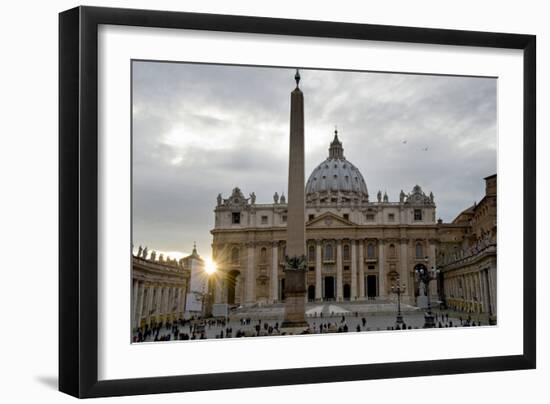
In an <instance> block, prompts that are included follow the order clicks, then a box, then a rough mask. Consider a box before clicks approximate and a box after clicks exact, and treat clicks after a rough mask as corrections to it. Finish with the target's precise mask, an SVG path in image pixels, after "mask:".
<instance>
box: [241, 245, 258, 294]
mask: <svg viewBox="0 0 550 404" xmlns="http://www.w3.org/2000/svg"><path fill="white" fill-rule="evenodd" d="M246 250H247V254H246V288H245V297H244V300H245V303H247V304H253V303H254V302H255V300H256V299H255V294H254V286H255V283H256V280H255V279H254V243H247V244H246Z"/></svg>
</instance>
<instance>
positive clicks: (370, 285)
mask: <svg viewBox="0 0 550 404" xmlns="http://www.w3.org/2000/svg"><path fill="white" fill-rule="evenodd" d="M367 297H368V298H369V300H374V299H375V298H376V275H367Z"/></svg>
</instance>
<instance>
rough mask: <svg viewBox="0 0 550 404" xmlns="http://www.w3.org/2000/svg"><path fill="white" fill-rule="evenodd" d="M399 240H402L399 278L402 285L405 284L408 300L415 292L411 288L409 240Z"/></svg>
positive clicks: (405, 294)
mask: <svg viewBox="0 0 550 404" xmlns="http://www.w3.org/2000/svg"><path fill="white" fill-rule="evenodd" d="M399 241H400V243H399V247H400V249H401V251H400V254H399V263H400V264H401V265H400V271H399V272H400V274H399V280H400V282H401V285H403V284H405V293H404V296H405V300H407V299H408V297H409V296H411V292H413V291H412V290H411V288H409V267H408V263H409V257H408V248H407V247H408V242H409V240H407V239H406V238H402V239H401V240H399ZM413 296H414V292H413Z"/></svg>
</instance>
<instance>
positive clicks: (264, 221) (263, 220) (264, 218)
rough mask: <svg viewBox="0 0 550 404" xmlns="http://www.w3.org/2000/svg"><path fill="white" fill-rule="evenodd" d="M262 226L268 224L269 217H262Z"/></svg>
mask: <svg viewBox="0 0 550 404" xmlns="http://www.w3.org/2000/svg"><path fill="white" fill-rule="evenodd" d="M262 224H267V216H262Z"/></svg>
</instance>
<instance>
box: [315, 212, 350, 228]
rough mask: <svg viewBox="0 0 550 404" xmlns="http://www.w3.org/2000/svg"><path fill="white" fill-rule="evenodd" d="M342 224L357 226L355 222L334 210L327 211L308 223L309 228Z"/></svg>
mask: <svg viewBox="0 0 550 404" xmlns="http://www.w3.org/2000/svg"><path fill="white" fill-rule="evenodd" d="M342 226H349V227H352V226H355V224H354V223H353V222H350V221H349V220H346V219H344V218H343V217H341V216H338V215H336V214H334V213H332V212H325V213H323V214H322V215H320V216H318V217H316V218H315V219H313V220H310V221H308V222H307V223H306V227H307V228H326V227H342Z"/></svg>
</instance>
